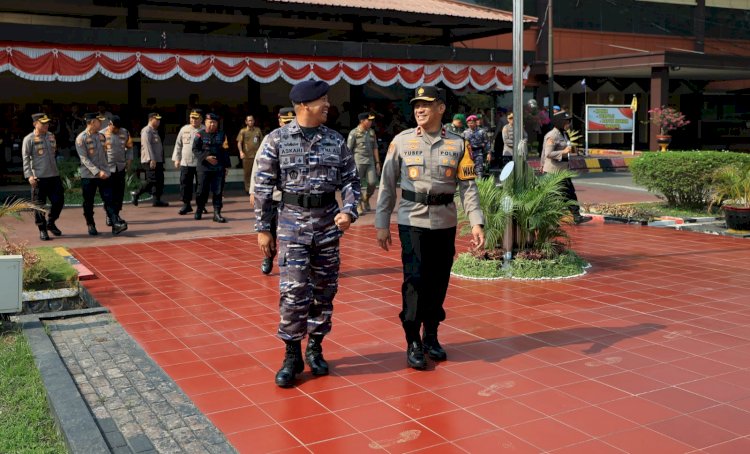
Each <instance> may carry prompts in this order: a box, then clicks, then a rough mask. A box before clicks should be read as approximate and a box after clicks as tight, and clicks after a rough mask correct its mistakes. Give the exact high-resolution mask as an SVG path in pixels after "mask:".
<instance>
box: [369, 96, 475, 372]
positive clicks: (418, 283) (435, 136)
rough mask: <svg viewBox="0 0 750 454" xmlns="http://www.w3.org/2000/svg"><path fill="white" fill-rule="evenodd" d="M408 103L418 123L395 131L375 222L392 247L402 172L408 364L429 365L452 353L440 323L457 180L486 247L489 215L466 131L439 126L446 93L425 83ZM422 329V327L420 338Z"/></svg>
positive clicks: (382, 240)
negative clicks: (483, 206)
mask: <svg viewBox="0 0 750 454" xmlns="http://www.w3.org/2000/svg"><path fill="white" fill-rule="evenodd" d="M410 102H411V104H412V106H413V108H414V117H415V118H416V120H417V127H416V128H414V129H407V130H405V131H403V132H401V133H400V134H398V135H397V136H396V137H394V139H393V141H392V142H391V145H390V146H389V148H388V153H387V155H386V158H385V162H384V163H383V174H382V176H381V178H380V194H379V196H378V206H377V211H376V213H375V228H376V229H377V241H378V244H379V245H380V247H381V248H383V249H385V250H386V251H387V250H388V247H389V246H390V245H391V244H392V242H391V232H390V222H391V221H390V219H391V213H392V212H393V208H394V207H395V204H396V198H397V195H398V194H397V189H398V181H399V178H400V181H401V184H400V189H401V191H400V192H401V202H400V203H399V207H398V234H399V238H400V240H401V260H402V262H403V267H404V282H403V285H402V286H401V296H402V310H401V313H400V314H399V318H400V319H401V324H402V326H403V328H404V333H405V335H406V343H407V349H406V360H407V364H408V365H409V366H410V367H412V368H414V369H424V368H425V367H426V366H427V363H426V359H425V353H427V355H428V356H429V357H430V358H432V359H433V360H436V361H441V360H445V359H446V358H447V354H446V352H445V350H444V349H443V347H442V346H441V345H440V342H438V326H439V325H440V322H442V321H443V320H445V311H444V310H443V301H444V300H445V294H446V292H447V290H448V280H449V278H450V271H451V266H452V265H453V255H454V254H455V238H456V224H457V214H456V204H455V202H454V196H455V193H456V187H457V186H458V190H459V195H460V197H461V203H462V206H463V209H464V211H466V213H468V215H469V222H470V223H471V226H472V228H471V234H472V237H473V239H472V244H473V245H474V247H476V248H477V249H479V248H481V247H483V246H484V229H483V225H484V216H483V214H482V210H481V208H480V205H479V194H478V192H477V185H476V183H475V182H474V172H473V171H472V169H473V162H472V161H471V160H470V159H468V163H466V161H464V162H462V160H464V158H465V155H466V154H469V156H470V149H469V145H468V144H467V143H465V141H464V140H463V139H462V138H461V136H459V135H456V134H453V133H451V132H448V131H446V130H445V128H441V119H442V116H443V113H444V112H445V98H444V93H443V92H442V90H440V89H438V88H436V87H429V86H422V87H419V88H417V90H416V94H415V96H414V98H412V100H411V101H410ZM464 167H468V170H467V169H464ZM420 329H424V331H423V333H422V336H421V338H420Z"/></svg>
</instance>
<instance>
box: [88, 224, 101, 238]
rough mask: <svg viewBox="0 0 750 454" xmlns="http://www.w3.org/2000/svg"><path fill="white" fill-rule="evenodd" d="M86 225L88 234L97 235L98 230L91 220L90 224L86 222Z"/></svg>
mask: <svg viewBox="0 0 750 454" xmlns="http://www.w3.org/2000/svg"><path fill="white" fill-rule="evenodd" d="M86 227H87V228H88V230H89V235H91V236H95V235H99V232H98V231H97V230H96V224H94V223H93V222H92V223H91V224H86Z"/></svg>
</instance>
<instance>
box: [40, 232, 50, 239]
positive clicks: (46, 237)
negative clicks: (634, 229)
mask: <svg viewBox="0 0 750 454" xmlns="http://www.w3.org/2000/svg"><path fill="white" fill-rule="evenodd" d="M39 239H40V240H42V241H49V234H47V231H46V230H40V231H39Z"/></svg>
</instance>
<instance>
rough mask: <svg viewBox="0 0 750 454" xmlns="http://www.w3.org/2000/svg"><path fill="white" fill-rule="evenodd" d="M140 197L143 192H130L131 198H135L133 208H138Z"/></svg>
mask: <svg viewBox="0 0 750 454" xmlns="http://www.w3.org/2000/svg"><path fill="white" fill-rule="evenodd" d="M140 196H141V192H140V191H130V197H132V198H133V200H132V202H133V206H134V207H137V206H138V197H140Z"/></svg>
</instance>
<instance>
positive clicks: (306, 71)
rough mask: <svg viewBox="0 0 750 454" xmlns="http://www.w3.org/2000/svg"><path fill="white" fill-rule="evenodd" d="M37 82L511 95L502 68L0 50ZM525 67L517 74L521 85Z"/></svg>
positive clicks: (8, 46)
mask: <svg viewBox="0 0 750 454" xmlns="http://www.w3.org/2000/svg"><path fill="white" fill-rule="evenodd" d="M5 71H9V72H11V73H13V74H15V75H17V76H19V77H22V78H24V79H29V80H38V81H62V82H79V81H82V80H86V79H89V78H91V77H93V76H94V75H95V74H97V73H100V74H103V75H104V76H107V77H109V78H111V79H127V78H128V77H130V76H132V75H133V74H135V73H137V72H140V73H141V74H143V75H145V76H146V77H149V78H151V79H155V80H165V79H169V78H170V77H173V76H175V75H179V76H180V77H182V78H184V79H186V80H189V81H192V82H200V81H203V80H205V79H207V78H209V77H210V76H216V77H218V78H219V79H221V80H223V81H225V82H237V81H239V80H242V79H243V78H245V77H249V78H251V79H253V80H256V81H258V82H261V83H268V82H272V81H274V80H276V79H278V78H282V79H284V80H286V81H287V82H289V83H291V84H294V83H297V82H300V81H302V80H306V79H319V80H324V81H326V82H328V83H330V84H334V83H336V82H338V81H339V80H341V79H343V80H344V81H346V82H348V83H350V84H352V85H362V84H365V83H367V82H374V83H376V84H378V85H380V86H389V85H393V84H401V85H403V86H404V87H407V88H415V87H417V86H419V85H422V84H428V85H434V84H437V83H439V82H443V83H444V84H445V85H446V86H448V87H450V88H452V89H459V88H464V87H466V86H471V87H473V88H474V89H477V90H511V89H512V85H513V77H512V67H511V65H503V64H487V65H480V64H472V63H455V62H451V63H434V62H415V61H408V62H406V61H404V62H399V61H386V60H363V59H357V58H350V59H349V58H325V57H305V56H289V55H270V54H231V53H213V54H201V53H191V52H190V51H179V52H173V51H160V50H152V49H143V50H138V49H121V48H111V47H104V48H90V47H83V46H55V47H51V46H49V45H46V46H42V45H36V44H22V43H17V42H15V43H14V42H10V43H8V42H6V43H0V72H5ZM528 75H529V68H528V67H525V68H524V76H523V77H524V83H525V82H526V80H527V79H528Z"/></svg>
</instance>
